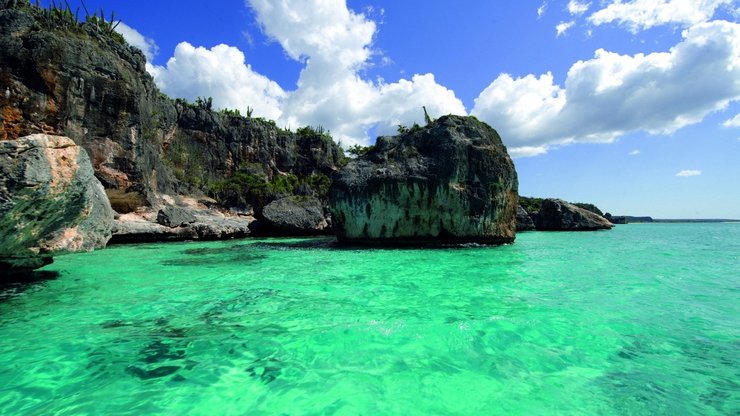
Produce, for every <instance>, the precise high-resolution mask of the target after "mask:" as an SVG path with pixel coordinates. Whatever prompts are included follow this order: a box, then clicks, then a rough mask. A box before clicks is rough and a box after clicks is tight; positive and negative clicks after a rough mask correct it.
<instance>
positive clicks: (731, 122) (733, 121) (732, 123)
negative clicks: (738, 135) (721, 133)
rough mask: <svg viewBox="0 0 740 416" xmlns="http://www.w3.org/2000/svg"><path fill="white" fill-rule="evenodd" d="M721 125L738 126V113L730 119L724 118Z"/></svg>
mask: <svg viewBox="0 0 740 416" xmlns="http://www.w3.org/2000/svg"><path fill="white" fill-rule="evenodd" d="M722 127H727V128H733V127H740V113H739V114H737V115H736V116H735V117H733V118H731V119H727V120H725V122H724V123H722Z"/></svg>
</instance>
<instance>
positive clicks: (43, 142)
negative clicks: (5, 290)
mask: <svg viewBox="0 0 740 416" xmlns="http://www.w3.org/2000/svg"><path fill="white" fill-rule="evenodd" d="M112 224H113V211H112V210H111V207H110V204H109V203H108V198H106V196H105V193H104V191H103V187H102V186H101V185H100V182H98V180H97V179H95V176H93V170H92V166H91V165H90V159H89V158H88V156H87V153H86V152H85V151H84V150H83V149H82V148H80V146H77V145H75V144H74V142H73V141H72V140H70V139H68V138H66V137H58V136H47V135H44V134H37V135H32V136H28V137H24V138H21V139H19V140H2V141H0V275H3V274H15V273H24V272H27V271H30V270H32V269H35V268H38V267H41V266H43V265H44V264H48V263H50V262H51V260H52V256H54V255H56V254H63V253H68V252H74V251H88V250H92V249H95V248H102V247H105V244H106V243H107V242H108V240H109V239H110V238H111V226H112Z"/></svg>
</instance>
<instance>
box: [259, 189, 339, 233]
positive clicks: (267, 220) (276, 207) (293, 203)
mask: <svg viewBox="0 0 740 416" xmlns="http://www.w3.org/2000/svg"><path fill="white" fill-rule="evenodd" d="M328 228H329V223H328V222H327V220H326V216H325V215H324V209H323V207H322V205H321V201H319V200H318V199H316V198H311V197H296V196H289V197H285V198H281V199H278V200H275V201H273V202H270V203H269V204H267V206H265V208H264V209H263V210H262V220H260V221H259V223H258V224H256V228H255V231H256V233H257V234H265V233H267V234H270V235H318V234H324V233H326V231H327V229H328Z"/></svg>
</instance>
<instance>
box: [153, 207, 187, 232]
mask: <svg viewBox="0 0 740 416" xmlns="http://www.w3.org/2000/svg"><path fill="white" fill-rule="evenodd" d="M194 222H195V214H193V211H191V210H189V209H187V208H182V207H173V206H166V207H163V208H162V209H160V210H159V212H157V223H158V224H160V225H164V226H166V227H170V228H177V227H183V226H186V225H188V224H192V223H194Z"/></svg>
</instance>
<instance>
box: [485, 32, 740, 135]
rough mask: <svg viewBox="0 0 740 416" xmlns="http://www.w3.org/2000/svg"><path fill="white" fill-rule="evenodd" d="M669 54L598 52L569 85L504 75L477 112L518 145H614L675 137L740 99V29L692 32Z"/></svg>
mask: <svg viewBox="0 0 740 416" xmlns="http://www.w3.org/2000/svg"><path fill="white" fill-rule="evenodd" d="M682 36H683V40H682V41H681V42H680V43H679V44H677V45H676V46H674V47H673V48H671V49H670V51H669V52H656V53H651V54H647V55H646V54H637V55H634V56H632V55H620V54H617V53H614V52H609V51H606V50H604V49H599V50H597V51H596V53H595V54H594V57H593V58H592V59H590V60H586V61H578V62H576V63H575V64H573V66H571V68H570V70H569V71H568V74H567V77H566V79H565V83H564V85H563V86H560V85H558V84H557V83H555V81H554V78H553V75H552V74H551V73H546V74H542V75H540V76H539V77H538V76H535V75H531V74H530V75H526V76H524V77H516V78H514V77H512V76H511V75H509V74H502V75H500V76H499V77H498V78H496V79H495V80H494V81H493V82H492V83H491V84H490V85H489V86H488V87H487V88H486V89H485V90H484V91H483V92H482V93H481V94H480V95H479V96H478V98H476V99H475V106H474V107H473V110H472V111H471V113H472V114H474V115H476V116H477V117H479V118H481V119H482V120H485V121H487V122H489V123H491V124H492V125H493V126H494V127H496V128H497V129H498V130H499V132H500V133H501V134H502V137H505V138H506V141H507V145H508V146H511V147H514V148H516V147H523V146H527V147H538V146H539V147H543V146H544V147H550V146H553V145H563V144H569V143H579V142H611V141H613V140H615V139H616V138H617V137H619V136H622V135H624V134H626V133H629V132H636V131H645V132H648V133H650V134H670V133H672V132H675V131H676V130H678V129H680V128H682V127H684V126H687V125H690V124H693V123H697V122H699V121H701V120H702V119H703V118H704V117H705V116H706V115H707V114H709V113H711V112H713V111H716V110H720V109H723V108H725V107H726V106H727V105H728V103H729V102H731V101H735V100H738V99H740V83H738V82H736V81H737V80H738V79H740V25H738V24H736V23H729V22H725V21H713V22H708V23H701V24H698V25H695V26H693V27H691V28H690V29H687V30H685V31H684V32H683V34H682Z"/></svg>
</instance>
